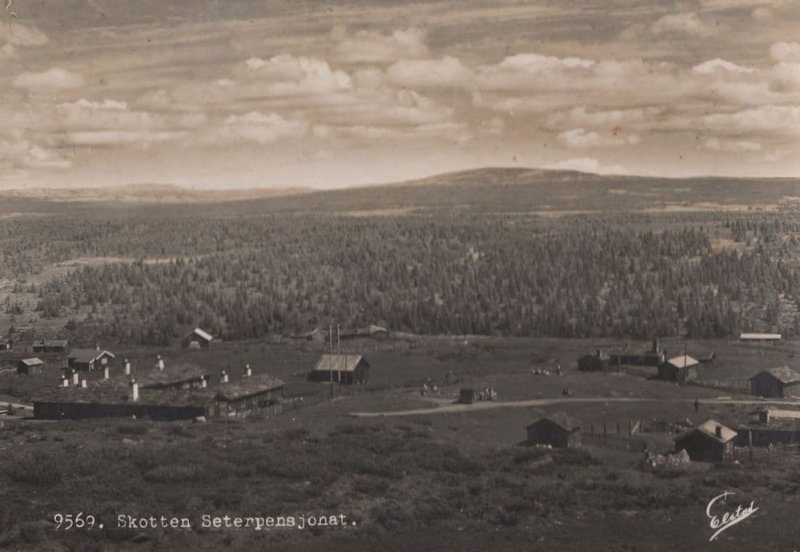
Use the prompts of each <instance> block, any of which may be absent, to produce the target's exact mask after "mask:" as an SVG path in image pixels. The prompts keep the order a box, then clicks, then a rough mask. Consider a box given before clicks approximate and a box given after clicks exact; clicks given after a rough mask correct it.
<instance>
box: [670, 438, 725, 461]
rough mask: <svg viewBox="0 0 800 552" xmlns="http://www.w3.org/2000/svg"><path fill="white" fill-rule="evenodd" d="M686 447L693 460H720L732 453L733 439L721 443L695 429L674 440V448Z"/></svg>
mask: <svg viewBox="0 0 800 552" xmlns="http://www.w3.org/2000/svg"><path fill="white" fill-rule="evenodd" d="M683 449H686V452H687V453H688V454H689V458H691V459H692V461H693V462H722V461H724V460H725V459H726V457H727V456H729V455H731V454H733V441H731V442H729V443H727V444H726V445H722V444H720V443H718V442H717V441H715V440H713V439H711V438H710V437H708V436H706V435H703V434H702V433H701V432H699V431H696V432H693V433H692V434H691V435H689V436H687V437H685V438H684V439H681V440H678V441H676V442H675V450H676V451H679V450H683Z"/></svg>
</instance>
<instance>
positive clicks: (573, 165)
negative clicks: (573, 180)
mask: <svg viewBox="0 0 800 552" xmlns="http://www.w3.org/2000/svg"><path fill="white" fill-rule="evenodd" d="M543 168H545V169H552V170H558V171H579V172H586V173H594V174H627V173H628V170H627V169H626V168H625V167H624V166H622V165H603V164H602V163H600V161H598V160H597V159H594V158H591V157H578V158H572V159H564V160H562V161H558V162H556V163H550V164H547V165H545V166H544V167H543Z"/></svg>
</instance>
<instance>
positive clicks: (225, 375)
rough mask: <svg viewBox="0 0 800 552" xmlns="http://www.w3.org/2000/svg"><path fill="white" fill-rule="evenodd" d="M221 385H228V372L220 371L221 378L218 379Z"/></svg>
mask: <svg viewBox="0 0 800 552" xmlns="http://www.w3.org/2000/svg"><path fill="white" fill-rule="evenodd" d="M220 381H221V382H222V383H228V372H226V371H225V370H223V371H222V378H220Z"/></svg>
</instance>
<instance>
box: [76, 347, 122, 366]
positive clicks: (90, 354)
mask: <svg viewBox="0 0 800 552" xmlns="http://www.w3.org/2000/svg"><path fill="white" fill-rule="evenodd" d="M104 356H108V357H111V358H116V357H115V356H114V353H112V352H111V351H105V350H103V351H98V350H97V349H72V351H70V353H69V356H68V357H67V358H74V359H75V360H76V361H78V362H85V363H89V362H92V361H95V360H98V359H100V358H102V357H104Z"/></svg>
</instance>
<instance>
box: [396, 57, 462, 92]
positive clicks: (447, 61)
mask: <svg viewBox="0 0 800 552" xmlns="http://www.w3.org/2000/svg"><path fill="white" fill-rule="evenodd" d="M386 76H387V80H388V81H389V83H391V84H393V85H395V86H405V87H410V88H469V87H470V86H471V85H472V82H473V78H474V73H473V71H472V70H471V69H470V68H468V67H467V66H465V65H464V64H463V63H461V60H460V59H458V58H456V57H453V56H444V57H442V58H439V59H420V60H401V61H398V62H396V63H394V64H392V65H391V66H390V67H389V68H388V69H387V70H386Z"/></svg>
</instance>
